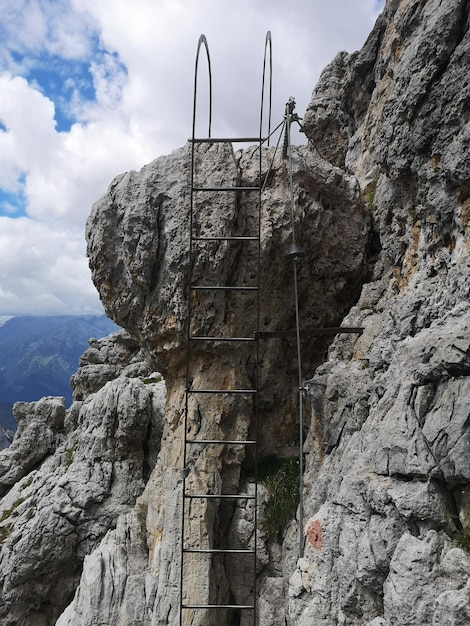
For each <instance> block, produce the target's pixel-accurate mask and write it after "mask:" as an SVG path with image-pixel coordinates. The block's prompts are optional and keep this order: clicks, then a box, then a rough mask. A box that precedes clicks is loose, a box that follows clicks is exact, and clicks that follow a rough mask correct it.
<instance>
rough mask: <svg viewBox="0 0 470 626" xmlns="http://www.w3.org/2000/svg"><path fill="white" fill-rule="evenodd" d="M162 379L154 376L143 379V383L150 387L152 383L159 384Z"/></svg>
mask: <svg viewBox="0 0 470 626" xmlns="http://www.w3.org/2000/svg"><path fill="white" fill-rule="evenodd" d="M162 380H163V378H162V377H161V376H160V375H159V376H154V377H153V378H144V383H145V384H146V385H150V384H152V383H161V382H162Z"/></svg>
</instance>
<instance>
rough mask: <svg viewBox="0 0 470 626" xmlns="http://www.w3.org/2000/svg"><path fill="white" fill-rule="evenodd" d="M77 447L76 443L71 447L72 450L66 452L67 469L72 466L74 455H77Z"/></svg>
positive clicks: (68, 449)
mask: <svg viewBox="0 0 470 626" xmlns="http://www.w3.org/2000/svg"><path fill="white" fill-rule="evenodd" d="M76 446H77V444H75V443H74V444H73V445H72V446H70V448H67V450H66V451H65V463H66V465H67V467H70V466H71V465H72V461H73V455H74V453H75V448H76Z"/></svg>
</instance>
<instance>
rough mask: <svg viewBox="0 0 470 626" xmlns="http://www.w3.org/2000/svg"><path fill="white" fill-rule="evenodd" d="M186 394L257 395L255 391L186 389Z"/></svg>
mask: <svg viewBox="0 0 470 626" xmlns="http://www.w3.org/2000/svg"><path fill="white" fill-rule="evenodd" d="M186 392H187V393H216V394H217V393H220V394H222V393H246V394H253V393H257V391H256V389H192V388H191V389H186Z"/></svg>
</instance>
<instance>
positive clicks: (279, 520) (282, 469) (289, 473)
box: [258, 456, 299, 538]
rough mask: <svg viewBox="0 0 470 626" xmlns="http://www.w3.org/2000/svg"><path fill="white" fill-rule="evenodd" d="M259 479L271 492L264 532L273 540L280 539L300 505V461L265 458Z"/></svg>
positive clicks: (261, 463) (259, 472)
mask: <svg viewBox="0 0 470 626" xmlns="http://www.w3.org/2000/svg"><path fill="white" fill-rule="evenodd" d="M258 479H259V481H260V482H262V483H263V484H264V485H266V487H267V489H268V492H269V499H268V502H267V505H266V512H265V518H264V520H263V527H264V530H265V531H266V532H267V534H268V535H269V536H270V537H272V538H274V537H279V536H280V535H282V533H283V532H284V530H285V528H286V526H287V524H288V523H289V522H290V520H291V519H292V518H293V517H294V515H295V511H296V509H297V506H298V504H299V460H298V459H296V458H293V459H292V458H291V459H282V458H279V457H275V456H268V457H265V458H264V459H262V460H261V462H260V466H259V469H258Z"/></svg>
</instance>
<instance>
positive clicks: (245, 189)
mask: <svg viewBox="0 0 470 626" xmlns="http://www.w3.org/2000/svg"><path fill="white" fill-rule="evenodd" d="M193 191H261V187H253V186H251V187H193Z"/></svg>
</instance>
